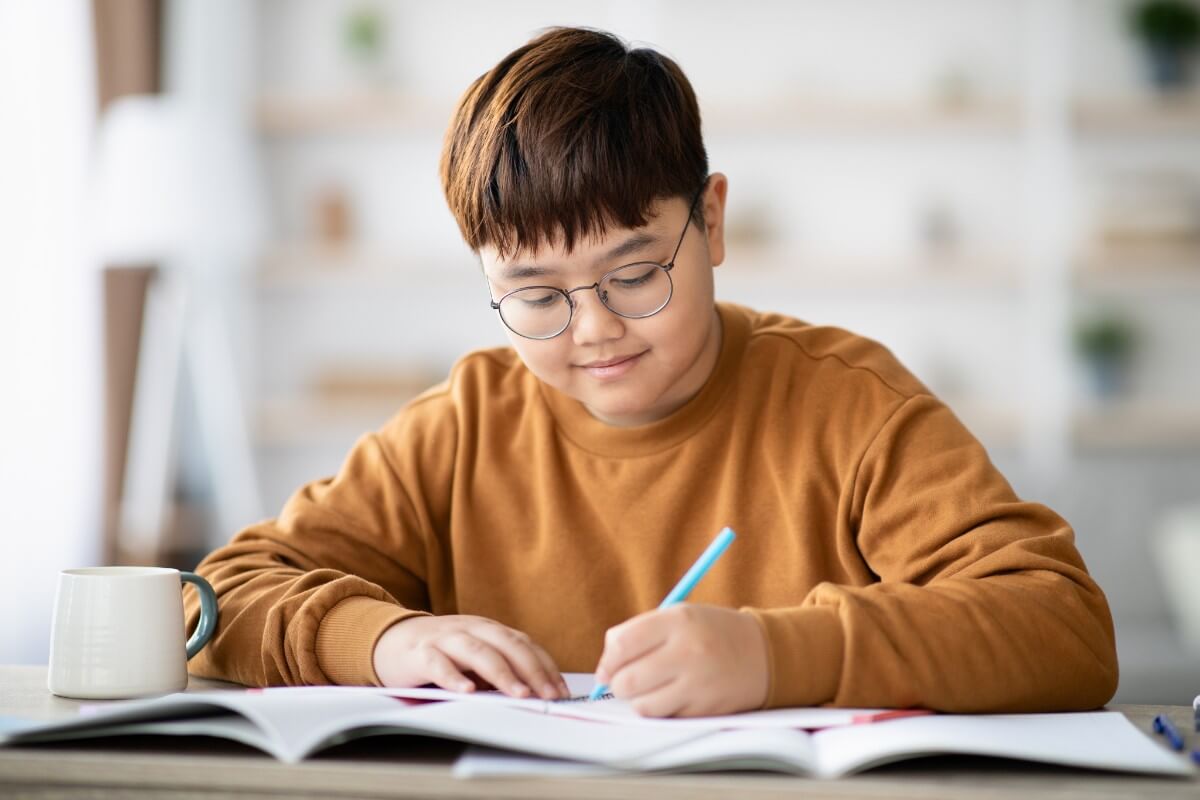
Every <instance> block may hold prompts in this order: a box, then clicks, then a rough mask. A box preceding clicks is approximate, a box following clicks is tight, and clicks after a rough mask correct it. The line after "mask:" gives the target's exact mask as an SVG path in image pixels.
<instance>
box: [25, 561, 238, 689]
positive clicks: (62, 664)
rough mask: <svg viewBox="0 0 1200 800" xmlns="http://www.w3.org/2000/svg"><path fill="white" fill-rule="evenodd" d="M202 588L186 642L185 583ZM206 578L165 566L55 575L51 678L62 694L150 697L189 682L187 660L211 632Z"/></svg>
mask: <svg viewBox="0 0 1200 800" xmlns="http://www.w3.org/2000/svg"><path fill="white" fill-rule="evenodd" d="M181 582H184V583H191V584H193V585H195V587H196V589H197V590H198V591H199V592H200V622H199V623H198V624H197V625H196V631H195V633H193V634H192V637H191V638H190V639H189V640H188V641H187V644H186V645H185V644H184V641H183V632H184V631H183V627H184V619H183V596H182V593H181V592H180V588H181V586H182V583H181ZM216 627H217V596H216V593H215V592H213V588H212V586H210V585H209V583H208V581H206V580H204V579H203V578H201V577H200V576H198V575H195V574H193V573H191V572H180V571H179V570H176V569H168V568H165V567H85V568H83V569H67V570H63V571H62V572H60V573H59V575H58V592H57V595H56V596H55V601H54V621H53V623H52V629H51V635H50V672H49V678H48V680H47V685H48V686H49V689H50V691H51V692H53V693H54V694H56V695H60V696H62V697H78V698H85V699H89V700H110V699H115V698H128V697H145V696H147V695H155V694H167V693H170V692H179V691H182V690H183V689H185V688H186V687H187V680H188V676H187V661H188V659H190V658H191V657H192V656H194V655H195V654H196V653H198V652H199V651H200V648H202V647H204V645H205V644H206V643H207V642H208V640H209V639H210V638H212V635H213V632H214V631H215V630H216Z"/></svg>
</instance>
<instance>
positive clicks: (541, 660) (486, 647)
mask: <svg viewBox="0 0 1200 800" xmlns="http://www.w3.org/2000/svg"><path fill="white" fill-rule="evenodd" d="M372 661H373V663H374V666H375V674H376V675H377V676H378V677H379V680H380V682H382V683H383V685H384V686H395V687H404V688H410V687H414V686H424V685H425V684H429V683H432V684H435V685H437V686H440V687H441V688H443V689H448V690H450V691H454V692H473V691H475V682H474V681H473V680H471V678H469V677H468V676H467V675H466V674H465V673H467V672H473V673H475V674H476V675H478V676H479V677H480V678H481V679H483V680H485V681H487V682H488V683H490V684H492V685H493V686H495V687H496V688H497V689H499V690H500V691H501V692H504V693H505V694H507V695H512V696H513V697H529V696H531V695H538V696H539V697H542V698H545V699H547V700H559V699H563V698H566V697H568V696H569V692H568V690H567V684H566V681H564V680H563V677H562V674H561V673H560V672H559V671H558V667H557V666H555V664H554V659H552V658H551V657H550V654H549V653H547V652H546V651H545V650H543V649H542V648H541V647H539V646H538V645H537V643H536V642H534V641H533V640H532V639H530V638H529V637H528V636H527V635H525V634H524V633H522V632H520V631H517V630H513V629H512V628H510V627H508V626H507V625H501V624H500V623H499V622H495V621H493V620H490V619H487V618H485V617H475V616H469V615H466V614H452V615H446V616H442V617H409V618H408V619H406V620H402V621H400V622H397V623H396V624H395V625H393V626H392V627H390V628H388V629H387V630H386V631H384V633H383V635H382V636H380V637H379V641H378V642H377V643H376V644H375V652H374V654H373V656H372Z"/></svg>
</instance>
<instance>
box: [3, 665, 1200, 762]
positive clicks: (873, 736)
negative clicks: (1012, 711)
mask: <svg viewBox="0 0 1200 800" xmlns="http://www.w3.org/2000/svg"><path fill="white" fill-rule="evenodd" d="M569 684H570V686H571V689H572V693H573V694H576V695H579V696H586V693H587V691H590V688H591V680H590V676H569ZM85 710H86V712H87V713H82V714H80V715H79V716H78V717H72V718H69V719H65V720H56V721H54V722H49V723H46V722H36V721H26V720H14V719H11V718H7V719H4V718H0V745H19V744H32V743H37V742H55V741H66V740H74V739H86V738H97V737H108V736H119V735H133V734H142V735H145V734H151V735H165V736H214V737H219V738H224V739H231V740H234V741H238V742H242V743H243V744H247V745H249V746H251V747H256V748H258V749H260V750H262V751H264V752H267V753H270V754H271V755H273V756H275V757H276V758H278V759H280V760H283V761H287V762H296V761H300V760H302V759H304V758H306V757H308V756H310V755H312V754H314V753H317V752H319V751H321V750H324V749H326V748H329V747H332V746H334V745H337V744H340V743H342V742H346V741H349V740H352V739H357V738H362V737H367V736H382V735H394V736H402V735H404V734H418V735H426V736H437V737H443V738H446V739H453V740H456V741H462V742H467V743H471V744H476V745H484V746H487V747H491V748H499V749H502V750H505V751H508V752H514V753H521V754H526V755H533V756H541V757H547V758H552V759H560V760H566V761H570V762H576V763H585V764H592V765H597V766H599V767H602V768H603V769H604V770H606V771H619V772H624V771H649V770H660V771H684V770H688V771H690V770H708V769H723V768H738V769H768V770H779V771H785V772H794V773H800V774H807V775H815V776H821V777H836V776H839V775H844V774H848V773H851V772H857V771H860V770H863V769H868V768H870V767H872V766H876V765H879V764H884V763H888V762H891V761H897V760H901V759H905V758H913V757H918V756H923V755H933V754H940V753H969V754H974V755H991V756H1004V757H1008V758H1021V759H1028V760H1033V761H1041V762H1045V763H1051V764H1064V765H1069V766H1075V767H1093V768H1098V769H1112V770H1125V771H1134V772H1147V773H1158V774H1165V775H1191V774H1192V767H1191V766H1190V765H1189V764H1188V762H1186V761H1185V760H1183V759H1182V758H1180V757H1178V756H1177V755H1175V754H1172V753H1169V752H1167V751H1166V750H1165V749H1164V748H1162V747H1161V746H1160V745H1158V744H1157V743H1155V742H1154V741H1152V740H1151V739H1149V738H1148V737H1147V736H1145V735H1144V734H1142V733H1141V732H1140V731H1138V730H1137V728H1135V727H1134V726H1133V725H1132V724H1131V723H1129V722H1128V720H1126V719H1125V718H1124V716H1122V715H1121V714H1118V713H1111V712H1097V713H1087V714H1034V715H1004V716H951V715H920V716H907V717H902V718H888V717H890V716H891V715H890V714H887V712H882V713H883V714H885V716H881V715H880V714H881V712H880V711H879V710H870V709H783V710H779V711H766V712H754V713H749V714H737V715H732V716H728V717H707V718H699V719H681V720H653V719H646V718H642V717H638V716H637V715H636V714H634V713H633V712H632V711H631V710H630V709H629V708H628V707H627V706H626V705H625V704H624V703H622V702H621V701H619V700H611V699H610V700H601V701H598V702H595V703H588V702H586V701H582V700H579V699H576V700H575V701H560V702H555V703H551V702H546V701H540V700H514V699H512V698H504V697H502V696H500V695H497V694H493V693H477V694H473V695H458V694H452V693H449V692H442V691H440V690H433V689H409V690H380V689H370V688H344V687H308V688H287V689H267V690H247V691H218V692H198V693H187V694H174V695H167V696H165V697H157V698H151V699H147V700H132V701H125V702H116V703H106V704H103V705H95V706H89V707H86V709H85ZM864 720H875V721H874V722H872V723H871V724H855V723H858V722H862V721H864ZM814 729H817V732H816V733H812V732H810V731H812V730H814ZM396 746H397V748H398V749H402V748H403V742H402V741H397V744H396Z"/></svg>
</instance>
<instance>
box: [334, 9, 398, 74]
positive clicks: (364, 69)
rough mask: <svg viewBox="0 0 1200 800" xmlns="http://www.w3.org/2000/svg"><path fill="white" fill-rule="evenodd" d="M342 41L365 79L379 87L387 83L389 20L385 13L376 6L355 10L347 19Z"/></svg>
mask: <svg viewBox="0 0 1200 800" xmlns="http://www.w3.org/2000/svg"><path fill="white" fill-rule="evenodd" d="M342 37H343V38H342V41H343V44H344V46H345V49H346V52H347V54H349V56H350V58H351V59H352V60H353V61H354V63H355V64H356V66H357V67H358V69H359V71H360V74H361V75H362V76H363V78H364V79H366V81H367V82H368V83H373V84H376V85H381V84H385V83H387V81H388V77H389V76H388V74H387V52H386V50H387V19H386V18H385V17H384V15H383V13H382V12H381V11H379V9H377V8H374V7H372V6H363V7H361V8H355V9H353V10H352V11H350V12H349V13H348V14H347V15H346V17H345V19H344V22H343V27H342Z"/></svg>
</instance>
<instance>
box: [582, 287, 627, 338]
mask: <svg viewBox="0 0 1200 800" xmlns="http://www.w3.org/2000/svg"><path fill="white" fill-rule="evenodd" d="M574 299H575V318H574V319H573V320H572V321H571V339H572V340H573V341H574V342H575V344H576V345H579V346H581V347H582V346H585V345H594V344H599V343H601V342H608V341H612V340H613V339H620V338H621V337H622V336H624V335H625V320H623V319H621V317H619V316H617V315H616V314H614V313H613V312H611V311H609V310H608V306H606V305H604V304H603V303H601V302H600V298H599V297H598V296H597V295H596V292H595V291H584V292H579V293H578V294H576V295H575V296H574Z"/></svg>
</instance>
